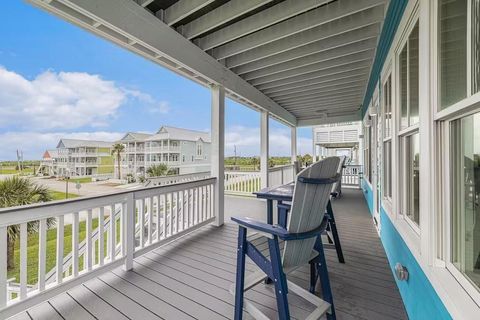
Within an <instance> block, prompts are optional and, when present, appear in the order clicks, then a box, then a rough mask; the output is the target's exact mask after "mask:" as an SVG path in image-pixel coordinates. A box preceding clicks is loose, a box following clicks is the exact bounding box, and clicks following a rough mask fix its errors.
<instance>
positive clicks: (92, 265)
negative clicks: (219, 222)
mask: <svg viewBox="0 0 480 320" xmlns="http://www.w3.org/2000/svg"><path fill="white" fill-rule="evenodd" d="M215 183H216V179H215V178H208V179H203V180H196V181H192V182H186V183H178V184H172V185H168V186H160V187H151V188H143V189H137V190H134V191H125V192H121V193H116V194H111V195H104V196H94V197H88V198H79V199H72V200H63V201H56V202H50V203H46V204H35V205H29V206H22V207H14V208H6V209H2V210H0V218H1V219H0V319H5V318H8V317H9V316H12V315H14V314H16V313H18V312H20V311H22V310H25V309H27V308H29V307H31V306H33V305H35V304H37V303H39V302H41V301H44V300H45V299H48V298H50V297H53V296H55V295H57V294H59V293H61V292H63V291H65V290H68V289H69V288H71V287H73V286H75V285H78V284H80V283H82V282H84V281H86V280H87V279H90V278H92V277H95V276H97V275H99V274H101V273H103V272H105V271H107V270H111V269H113V268H115V267H118V266H120V265H122V264H124V265H125V266H126V267H127V268H129V267H131V266H132V264H133V258H134V257H136V256H139V255H141V254H143V253H145V252H147V251H150V250H152V249H153V248H155V247H157V246H159V245H161V244H163V243H165V242H168V241H171V240H173V239H175V238H177V237H179V236H181V235H183V234H185V233H186V232H189V231H191V230H193V229H196V228H199V227H201V226H203V225H205V224H208V223H210V222H212V221H214V219H215V215H216V213H215V210H214V205H213V200H214V196H213V192H214V185H215ZM52 221H55V225H54V226H53V227H51V228H50V229H48V228H47V225H48V224H49V223H50V222H52ZM32 226H34V228H32ZM94 226H96V227H95V228H94ZM14 228H16V229H17V230H18V232H19V237H18V240H17V241H19V248H18V250H19V257H20V258H19V262H18V263H19V270H20V272H19V277H18V279H16V281H15V280H12V279H8V277H7V257H8V249H7V246H8V244H7V243H8V241H7V239H8V236H7V233H8V232H10V231H13V230H14ZM31 230H35V231H34V233H36V234H35V235H34V236H36V235H38V259H35V260H38V261H33V263H32V261H28V259H31V257H32V255H31V254H32V252H31V249H30V248H29V247H28V246H27V240H28V236H29V231H31ZM66 232H68V234H66ZM37 233H38V234H37ZM68 237H71V241H70V240H69V241H66V239H68ZM47 238H48V242H47ZM81 238H82V239H81ZM30 241H31V239H30ZM52 241H53V242H54V243H55V246H54V247H53V246H51V243H52ZM66 248H69V249H68V250H64V249H66ZM65 252H68V254H67V255H65V257H64V253H65ZM27 253H28V254H27ZM52 256H54V257H55V259H53V261H52V259H51V257H52ZM47 262H48V265H47ZM27 266H28V272H29V273H31V270H32V269H31V268H32V266H35V267H34V268H35V269H36V272H35V274H36V280H35V281H31V279H30V281H28V280H27V277H30V278H31V277H32V276H31V275H30V276H28V274H27ZM52 275H54V276H53V278H54V279H52ZM12 282H15V283H16V284H12ZM32 282H33V283H32ZM7 287H10V288H11V289H12V290H13V291H15V292H14V293H13V294H8V293H7Z"/></svg>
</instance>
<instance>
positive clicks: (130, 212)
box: [122, 193, 135, 271]
mask: <svg viewBox="0 0 480 320" xmlns="http://www.w3.org/2000/svg"><path fill="white" fill-rule="evenodd" d="M123 208H124V210H123V212H122V214H123V219H124V221H123V222H124V225H123V226H122V227H123V229H122V230H123V232H122V234H123V235H124V239H123V241H124V242H122V247H124V250H123V252H124V256H125V264H124V270H125V271H129V270H132V268H133V254H134V252H135V199H134V194H133V193H129V194H128V196H127V202H125V203H124V204H123Z"/></svg>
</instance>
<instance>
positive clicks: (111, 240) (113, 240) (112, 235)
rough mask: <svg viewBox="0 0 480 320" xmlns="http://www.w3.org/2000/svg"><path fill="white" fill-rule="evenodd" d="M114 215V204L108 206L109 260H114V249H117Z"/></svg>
mask: <svg viewBox="0 0 480 320" xmlns="http://www.w3.org/2000/svg"><path fill="white" fill-rule="evenodd" d="M116 220H117V219H116V217H115V204H112V205H111V206H110V238H109V243H108V248H109V249H108V253H109V254H110V262H112V261H113V260H115V256H116V249H117V235H116V234H117V232H116V231H117V230H116V229H117V228H116Z"/></svg>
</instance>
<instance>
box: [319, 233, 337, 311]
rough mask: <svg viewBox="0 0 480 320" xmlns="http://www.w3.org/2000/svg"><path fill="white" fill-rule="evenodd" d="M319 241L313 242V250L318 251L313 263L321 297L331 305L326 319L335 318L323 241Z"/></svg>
mask: <svg viewBox="0 0 480 320" xmlns="http://www.w3.org/2000/svg"><path fill="white" fill-rule="evenodd" d="M319 239H320V241H317V242H316V243H315V250H316V251H317V252H318V256H317V257H316V258H315V262H316V263H315V264H316V266H317V273H318V275H319V277H320V284H321V287H322V298H323V300H325V301H327V302H328V303H330V305H331V312H330V313H327V319H328V320H335V319H336V316H335V307H334V305H333V295H332V288H331V287H330V277H329V276H328V269H327V261H326V259H325V252H324V251H323V243H322V240H321V238H320V237H319Z"/></svg>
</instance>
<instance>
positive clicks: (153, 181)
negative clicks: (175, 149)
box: [145, 171, 210, 187]
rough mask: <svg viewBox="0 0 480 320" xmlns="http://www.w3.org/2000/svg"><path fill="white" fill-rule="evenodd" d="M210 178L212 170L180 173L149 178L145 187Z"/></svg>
mask: <svg viewBox="0 0 480 320" xmlns="http://www.w3.org/2000/svg"><path fill="white" fill-rule="evenodd" d="M206 178H210V171H206V172H197V173H188V174H179V175H174V176H165V177H153V178H147V181H146V182H145V187H152V186H164V185H168V184H172V183H180V182H188V181H194V180H200V179H206Z"/></svg>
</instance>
